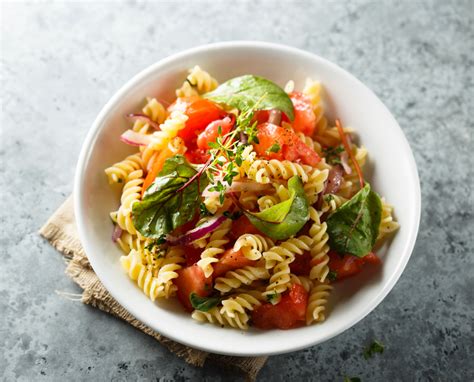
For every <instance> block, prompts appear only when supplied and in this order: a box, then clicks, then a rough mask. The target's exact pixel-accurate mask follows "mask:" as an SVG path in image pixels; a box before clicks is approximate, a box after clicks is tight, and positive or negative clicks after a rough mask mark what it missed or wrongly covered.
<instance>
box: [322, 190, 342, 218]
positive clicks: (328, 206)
mask: <svg viewBox="0 0 474 382" xmlns="http://www.w3.org/2000/svg"><path fill="white" fill-rule="evenodd" d="M347 200H348V199H346V198H344V197H342V196H340V195H336V194H326V195H324V197H323V205H322V206H321V212H322V213H332V212H334V211H336V210H337V209H338V208H339V207H340V206H342V205H343V204H344V203H345V202H347Z"/></svg>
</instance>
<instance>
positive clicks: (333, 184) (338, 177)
mask: <svg viewBox="0 0 474 382" xmlns="http://www.w3.org/2000/svg"><path fill="white" fill-rule="evenodd" d="M342 171H343V170H342V167H341V166H337V165H336V166H334V167H333V168H332V169H331V170H330V171H329V174H328V179H327V181H326V182H327V183H326V187H325V188H324V192H323V194H324V195H325V194H335V193H337V192H338V191H339V189H340V188H341V186H342V181H343V178H342Z"/></svg>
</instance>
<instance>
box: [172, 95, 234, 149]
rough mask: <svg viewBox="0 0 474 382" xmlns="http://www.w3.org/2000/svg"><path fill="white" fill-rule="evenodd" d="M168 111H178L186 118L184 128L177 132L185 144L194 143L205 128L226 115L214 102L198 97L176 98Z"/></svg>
mask: <svg viewBox="0 0 474 382" xmlns="http://www.w3.org/2000/svg"><path fill="white" fill-rule="evenodd" d="M168 110H169V111H174V110H180V111H183V112H184V113H185V114H186V115H187V116H188V120H187V121H186V127H185V128H184V129H182V130H180V131H179V132H178V136H179V137H181V138H183V139H184V141H185V142H186V144H187V145H188V144H189V143H190V142H195V139H196V138H197V136H198V134H199V133H200V132H201V131H202V130H204V129H205V128H206V126H207V125H209V123H211V122H212V121H215V120H216V119H219V118H222V117H223V116H224V115H225V114H226V113H225V112H224V110H222V109H221V108H220V107H219V106H217V105H216V104H215V103H214V102H212V101H209V100H207V99H203V98H200V97H198V96H193V97H187V98H178V99H177V100H176V101H175V102H174V103H173V104H171V105H170V106H169V107H168Z"/></svg>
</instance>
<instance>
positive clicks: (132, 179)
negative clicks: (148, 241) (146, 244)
mask: <svg viewBox="0 0 474 382" xmlns="http://www.w3.org/2000/svg"><path fill="white" fill-rule="evenodd" d="M143 181H144V180H143V171H142V170H136V171H133V172H131V173H130V174H129V176H128V177H127V183H126V184H125V186H124V188H123V191H122V196H121V205H120V208H119V209H118V211H117V215H116V221H117V224H118V225H119V226H120V228H122V229H123V230H125V231H127V232H128V233H130V234H132V235H138V232H137V230H136V229H135V226H134V225H133V220H132V207H133V204H134V203H136V202H138V201H139V200H140V198H141V192H142V185H143Z"/></svg>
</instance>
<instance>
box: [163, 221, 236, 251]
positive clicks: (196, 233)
mask: <svg viewBox="0 0 474 382" xmlns="http://www.w3.org/2000/svg"><path fill="white" fill-rule="evenodd" d="M226 219H227V218H226V217H225V216H223V215H220V216H216V217H214V218H212V219H210V220H209V221H207V222H205V223H204V224H202V225H200V226H198V227H196V228H193V229H192V230H190V231H188V232H186V233H185V234H184V235H181V236H178V237H174V236H171V235H167V236H166V241H167V242H168V244H171V245H186V244H189V243H192V242H193V241H195V240H197V239H200V238H201V237H203V236H205V235H207V234H208V233H210V232H212V231H214V230H215V229H216V228H217V227H219V226H220V225H221V224H222V223H224V221H225V220H226Z"/></svg>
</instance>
